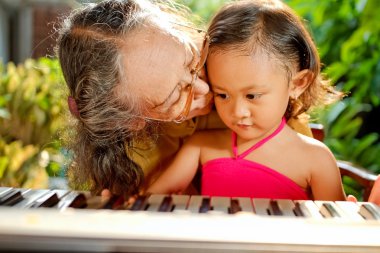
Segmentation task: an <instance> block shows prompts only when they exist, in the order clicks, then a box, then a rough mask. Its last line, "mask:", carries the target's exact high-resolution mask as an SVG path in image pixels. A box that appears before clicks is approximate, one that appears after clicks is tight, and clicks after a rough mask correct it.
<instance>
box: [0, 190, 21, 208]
mask: <svg viewBox="0 0 380 253" xmlns="http://www.w3.org/2000/svg"><path fill="white" fill-rule="evenodd" d="M21 200H23V197H22V194H21V191H19V190H17V189H14V190H11V191H7V192H6V193H5V194H3V195H2V196H0V205H3V206H13V205H14V204H16V203H18V202H20V201H21Z"/></svg>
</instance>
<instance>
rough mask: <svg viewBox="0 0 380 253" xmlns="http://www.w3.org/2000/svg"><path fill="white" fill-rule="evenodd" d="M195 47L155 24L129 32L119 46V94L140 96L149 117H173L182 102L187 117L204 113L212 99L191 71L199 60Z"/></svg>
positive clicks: (181, 109)
mask: <svg viewBox="0 0 380 253" xmlns="http://www.w3.org/2000/svg"><path fill="white" fill-rule="evenodd" d="M196 51H197V50H195V49H194V48H193V49H192V47H191V46H190V44H189V43H185V42H182V41H180V40H179V39H178V38H177V37H175V36H173V35H170V34H168V33H164V32H163V31H161V30H159V29H158V28H145V29H140V30H139V31H137V32H135V33H133V36H129V38H128V39H126V43H125V47H124V48H123V53H124V59H123V64H124V66H125V77H124V78H125V79H126V82H125V83H126V84H125V86H124V87H123V88H122V89H121V90H120V92H121V96H123V97H128V96H126V94H123V92H128V93H129V94H133V95H134V96H136V97H137V98H142V99H143V100H144V101H143V102H144V105H145V106H146V107H147V110H146V112H145V114H146V115H145V116H146V117H147V118H150V119H157V120H164V121H169V120H174V119H176V118H177V117H178V116H179V115H181V113H182V112H183V111H184V109H185V107H186V104H188V105H189V107H190V110H189V113H188V115H187V118H188V119H189V118H192V117H195V116H200V115H204V114H207V113H208V112H209V111H210V110H211V100H212V95H211V93H210V90H209V86H208V84H207V83H206V82H204V81H203V80H201V79H200V78H196V75H195V74H192V73H191V69H192V68H194V67H195V65H196V64H197V63H198V60H199V56H198V53H197V52H196ZM190 84H193V89H192V91H190V88H189V87H190ZM191 93H192V94H191ZM124 95H125V96H124ZM188 99H190V100H188ZM190 102H191V104H190Z"/></svg>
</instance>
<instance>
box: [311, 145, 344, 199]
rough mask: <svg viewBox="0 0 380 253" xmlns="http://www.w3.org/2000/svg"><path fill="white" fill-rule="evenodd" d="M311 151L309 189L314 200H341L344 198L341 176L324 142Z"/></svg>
mask: <svg viewBox="0 0 380 253" xmlns="http://www.w3.org/2000/svg"><path fill="white" fill-rule="evenodd" d="M314 151H315V152H313V156H312V157H313V158H312V161H310V165H311V166H312V173H311V179H310V185H311V190H312V193H313V197H314V199H315V200H330V201H341V200H346V195H345V193H344V189H343V184H342V178H341V174H340V171H339V168H338V166H337V162H336V159H335V157H334V155H333V154H332V152H331V151H330V150H329V148H328V147H327V146H325V145H324V144H321V145H319V146H318V147H316V148H315V150H314Z"/></svg>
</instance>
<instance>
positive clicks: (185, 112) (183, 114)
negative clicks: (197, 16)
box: [173, 34, 210, 123]
mask: <svg viewBox="0 0 380 253" xmlns="http://www.w3.org/2000/svg"><path fill="white" fill-rule="evenodd" d="M209 44H210V43H209V36H208V35H207V34H206V35H205V37H204V39H203V44H202V49H201V51H200V56H199V61H198V63H197V65H196V66H195V68H193V69H191V75H192V78H191V83H190V85H189V86H190V91H189V95H188V96H187V99H186V103H185V107H184V109H183V111H182V112H181V113H180V114H179V115H178V116H177V118H175V119H174V120H173V122H175V123H182V122H184V121H185V120H186V118H187V116H188V115H189V113H190V108H191V104H192V102H193V98H194V86H195V85H194V84H195V81H196V80H197V79H198V73H199V71H201V69H202V68H203V66H204V65H205V63H206V59H207V54H208V47H209Z"/></svg>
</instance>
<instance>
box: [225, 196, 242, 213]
mask: <svg viewBox="0 0 380 253" xmlns="http://www.w3.org/2000/svg"><path fill="white" fill-rule="evenodd" d="M241 211H242V209H241V207H240V205H239V200H237V199H231V205H230V208H229V209H228V213H230V214H234V213H238V212H241Z"/></svg>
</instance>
